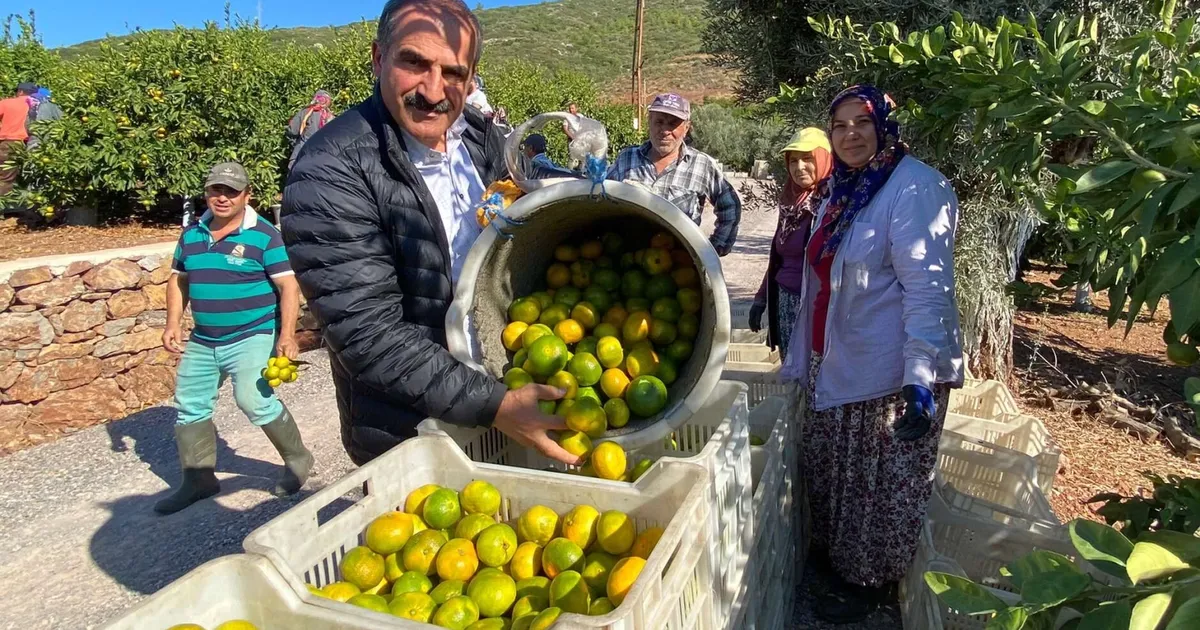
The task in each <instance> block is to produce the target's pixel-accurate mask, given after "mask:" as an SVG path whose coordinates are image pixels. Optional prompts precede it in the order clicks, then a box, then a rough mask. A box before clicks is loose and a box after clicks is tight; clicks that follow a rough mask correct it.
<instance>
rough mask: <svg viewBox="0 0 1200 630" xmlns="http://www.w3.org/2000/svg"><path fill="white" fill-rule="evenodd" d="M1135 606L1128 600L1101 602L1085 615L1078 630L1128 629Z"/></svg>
mask: <svg viewBox="0 0 1200 630" xmlns="http://www.w3.org/2000/svg"><path fill="white" fill-rule="evenodd" d="M1132 615H1133V608H1132V607H1131V606H1130V605H1129V602H1127V601H1117V602H1112V603H1111V604H1104V603H1102V604H1100V605H1099V606H1097V607H1096V608H1095V609H1094V610H1092V611H1091V612H1089V613H1088V614H1086V615H1084V616H1083V619H1081V620H1080V621H1079V627H1077V628H1076V630H1128V628H1129V619H1130V617H1131V616H1132Z"/></svg>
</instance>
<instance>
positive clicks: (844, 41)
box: [784, 0, 1200, 365]
mask: <svg viewBox="0 0 1200 630" xmlns="http://www.w3.org/2000/svg"><path fill="white" fill-rule="evenodd" d="M1175 8H1176V2H1175V1H1174V0H1166V1H1165V2H1162V3H1161V4H1160V5H1159V6H1158V11H1157V18H1158V19H1157V20H1156V22H1157V24H1155V25H1153V26H1150V27H1147V28H1144V29H1142V30H1140V31H1137V32H1134V33H1132V34H1128V35H1127V36H1123V37H1120V38H1115V37H1111V36H1107V35H1106V33H1108V32H1109V30H1110V29H1114V30H1115V29H1117V28H1118V25H1115V24H1111V23H1107V22H1102V21H1101V20H1100V19H1098V18H1097V17H1087V16H1082V15H1080V16H1075V17H1065V16H1062V15H1058V16H1055V17H1054V18H1053V19H1052V20H1050V21H1048V22H1047V23H1045V24H1039V23H1038V21H1037V20H1036V19H1035V18H1034V17H1032V16H1029V17H1028V18H1027V19H1025V20H1024V21H1022V22H1020V23H1018V22H1014V21H1010V20H1008V19H1006V18H999V19H998V20H997V22H996V24H995V25H994V26H992V27H988V26H984V25H983V24H979V23H975V22H968V21H965V20H963V19H962V17H961V16H959V15H958V14H954V16H953V19H952V20H951V21H950V22H949V23H948V24H945V25H942V26H938V27H936V28H931V29H926V30H917V31H912V32H909V33H901V31H900V29H899V28H898V27H897V26H896V25H895V24H892V23H876V24H874V25H872V26H870V27H864V26H861V25H858V24H855V23H853V22H852V21H851V20H850V19H848V18H846V19H834V18H830V17H821V18H813V19H812V20H811V22H810V23H811V25H812V27H813V28H814V29H815V30H817V31H818V32H820V33H822V34H823V35H825V36H826V37H828V38H830V39H831V40H835V41H836V42H838V44H839V45H840V46H839V49H838V54H839V58H841V59H843V60H844V62H845V64H846V65H847V67H848V68H849V70H847V74H848V75H850V76H854V77H855V78H858V79H866V80H875V81H877V82H878V83H880V84H881V85H883V86H885V87H887V88H888V89H890V90H892V91H893V93H894V94H895V95H896V96H898V97H899V100H900V101H901V102H902V105H903V106H902V107H901V108H900V110H899V112H898V114H897V115H898V118H899V120H900V121H901V122H902V123H903V124H904V125H906V127H907V128H908V129H909V130H910V131H915V132H916V134H917V135H918V136H920V137H922V138H923V139H924V140H925V141H926V143H927V144H928V145H929V146H931V147H933V149H934V150H935V151H937V152H939V153H944V152H946V151H949V150H951V148H952V146H953V145H954V143H955V138H956V137H959V136H961V135H966V136H967V137H968V138H969V139H970V142H971V143H972V144H973V146H976V147H978V153H977V155H976V157H977V158H978V159H979V160H981V161H982V163H983V166H984V170H985V171H986V172H988V173H989V174H990V175H989V176H992V177H995V178H996V179H997V180H998V182H999V183H1000V184H1001V187H1000V191H1001V194H1003V195H1008V196H1011V197H1020V198H1025V199H1027V200H1029V201H1030V202H1031V203H1033V204H1035V205H1036V206H1037V207H1038V208H1039V209H1040V211H1041V213H1042V215H1043V217H1044V218H1045V219H1047V220H1049V221H1052V222H1054V223H1055V224H1057V225H1059V226H1061V228H1062V229H1061V231H1060V232H1059V233H1060V234H1061V235H1062V238H1063V239H1064V244H1065V245H1066V249H1067V251H1068V254H1067V262H1068V263H1069V264H1070V267H1069V271H1068V272H1067V273H1066V274H1065V275H1064V277H1062V278H1061V279H1060V280H1059V283H1060V285H1061V286H1064V287H1065V286H1072V285H1075V284H1079V283H1091V284H1092V286H1094V287H1095V288H1096V289H1107V290H1108V292H1109V296H1110V299H1111V302H1112V308H1111V309H1110V311H1109V319H1110V324H1115V323H1116V322H1117V321H1118V320H1119V319H1120V318H1121V317H1124V318H1125V319H1126V321H1127V322H1128V324H1127V325H1128V326H1132V324H1133V322H1134V321H1135V319H1136V317H1137V315H1138V314H1139V313H1140V312H1141V311H1142V310H1143V309H1144V308H1149V309H1151V310H1153V309H1154V308H1155V307H1156V306H1157V305H1158V303H1159V301H1160V299H1161V298H1163V297H1164V296H1165V297H1166V298H1167V300H1168V302H1169V304H1170V312H1171V325H1170V326H1168V330H1167V335H1166V336H1167V339H1166V341H1167V342H1168V344H1169V346H1168V347H1169V350H1168V353H1169V356H1170V358H1171V359H1172V360H1173V361H1175V362H1176V363H1180V364H1184V365H1190V364H1191V363H1193V362H1195V361H1196V359H1197V357H1200V352H1198V351H1197V349H1196V346H1197V344H1200V145H1198V144H1197V139H1198V138H1200V41H1198V39H1200V37H1198V36H1200V31H1198V29H1197V28H1196V21H1197V20H1196V14H1195V12H1194V11H1189V12H1188V14H1187V15H1184V16H1179V15H1176V13H1175ZM792 93H793V92H792V91H790V89H785V91H784V96H785V97H787V96H790V95H791V94H792Z"/></svg>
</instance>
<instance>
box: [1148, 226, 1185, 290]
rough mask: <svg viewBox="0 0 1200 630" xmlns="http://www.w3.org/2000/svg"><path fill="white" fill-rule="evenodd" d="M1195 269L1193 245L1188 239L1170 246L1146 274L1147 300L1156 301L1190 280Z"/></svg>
mask: <svg viewBox="0 0 1200 630" xmlns="http://www.w3.org/2000/svg"><path fill="white" fill-rule="evenodd" d="M1195 269H1196V245H1195V243H1193V242H1192V241H1191V239H1188V240H1186V241H1183V242H1179V243H1175V244H1174V245H1171V246H1170V247H1168V248H1167V249H1166V250H1164V251H1163V253H1162V254H1160V255H1159V256H1158V260H1155V261H1154V266H1153V267H1151V268H1150V271H1149V273H1148V274H1147V278H1146V282H1148V283H1149V286H1148V288H1147V295H1146V297H1147V299H1148V300H1154V301H1157V300H1158V298H1159V297H1160V296H1162V295H1163V294H1164V293H1166V292H1168V291H1170V290H1171V289H1174V288H1175V287H1177V286H1179V285H1180V284H1182V283H1183V281H1185V280H1187V279H1188V278H1190V277H1191V275H1192V272H1193V271H1194V270H1195Z"/></svg>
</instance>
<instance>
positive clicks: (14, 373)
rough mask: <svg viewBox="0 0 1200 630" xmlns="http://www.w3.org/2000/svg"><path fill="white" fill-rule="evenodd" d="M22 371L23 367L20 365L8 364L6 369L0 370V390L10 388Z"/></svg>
mask: <svg viewBox="0 0 1200 630" xmlns="http://www.w3.org/2000/svg"><path fill="white" fill-rule="evenodd" d="M23 371H25V366H24V365H21V364H20V363H10V364H9V365H8V367H4V368H0V389H8V388H9V387H12V385H13V383H16V382H17V379H18V378H19V377H20V376H21V372H23Z"/></svg>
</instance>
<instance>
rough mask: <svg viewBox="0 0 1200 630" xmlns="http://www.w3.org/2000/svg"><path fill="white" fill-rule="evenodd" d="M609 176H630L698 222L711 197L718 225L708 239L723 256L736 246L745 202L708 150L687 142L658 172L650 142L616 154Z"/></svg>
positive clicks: (616, 177) (612, 177)
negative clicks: (651, 153) (706, 151)
mask: <svg viewBox="0 0 1200 630" xmlns="http://www.w3.org/2000/svg"><path fill="white" fill-rule="evenodd" d="M608 179H614V180H617V181H626V180H631V181H634V182H637V183H639V184H642V185H644V186H646V187H647V188H649V189H650V192H653V193H654V194H656V195H658V196H660V197H662V198H663V199H666V200H667V201H670V202H671V203H673V204H675V205H676V206H678V207H679V209H680V210H683V211H684V212H685V213H686V214H687V215H688V216H690V217H691V218H692V220H693V221H695V222H696V225H699V224H700V212H701V210H703V209H704V199H708V201H709V202H710V203H712V205H713V211H714V213H715V214H716V215H717V225H716V229H715V230H713V235H712V238H710V239H709V242H711V243H712V246H713V249H715V250H717V254H718V255H720V256H724V255H725V254H728V253H729V251H730V250H731V249H733V242H734V241H735V240H737V229H738V222H739V221H740V220H741V218H742V202H741V200H740V199H738V196H737V193H736V192H734V190H733V186H730V185H729V182H727V181H725V177H724V176H723V175H721V171H720V170H719V169H718V168H717V162H716V160H714V159H712V158H711V157H710V156H708V155H707V154H704V153H701V152H700V151H697V150H695V149H693V148H692V147H689V146H688V145H686V144H685V145H683V147H682V148H681V149H680V152H679V159H678V160H677V161H676V162H675V163H674V164H672V165H670V166H668V167H667V168H666V169H665V170H664V171H663V172H662V173H656V172H655V169H654V162H653V160H651V159H650V143H649V142H647V143H645V144H643V145H642V146H640V147H629V148H628V149H625V150H623V151H621V152H620V153H619V154H617V161H616V163H615V164H613V165H612V167H611V168H609V169H608Z"/></svg>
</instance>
